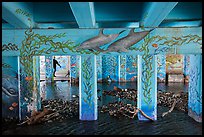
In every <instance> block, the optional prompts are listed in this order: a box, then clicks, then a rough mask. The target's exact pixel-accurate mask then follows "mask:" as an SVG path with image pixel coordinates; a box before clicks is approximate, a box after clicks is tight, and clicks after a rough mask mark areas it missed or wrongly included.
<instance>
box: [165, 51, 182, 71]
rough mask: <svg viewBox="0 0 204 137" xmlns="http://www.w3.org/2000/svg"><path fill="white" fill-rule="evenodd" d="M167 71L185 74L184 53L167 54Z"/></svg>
mask: <svg viewBox="0 0 204 137" xmlns="http://www.w3.org/2000/svg"><path fill="white" fill-rule="evenodd" d="M166 73H168V74H183V55H178V54H177V55H176V54H168V55H166Z"/></svg>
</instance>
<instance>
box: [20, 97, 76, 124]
mask: <svg viewBox="0 0 204 137" xmlns="http://www.w3.org/2000/svg"><path fill="white" fill-rule="evenodd" d="M42 108H43V109H42V110H41V111H33V112H32V114H31V117H27V120H25V121H24V122H22V123H20V124H18V125H22V124H28V125H32V124H37V123H46V122H52V121H63V120H64V119H67V118H72V117H75V116H78V115H79V101H78V100H73V101H63V100H62V99H53V100H45V101H42Z"/></svg>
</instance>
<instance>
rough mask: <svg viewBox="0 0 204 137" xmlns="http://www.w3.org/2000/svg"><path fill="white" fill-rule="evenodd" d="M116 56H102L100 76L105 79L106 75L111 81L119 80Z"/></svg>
mask: <svg viewBox="0 0 204 137" xmlns="http://www.w3.org/2000/svg"><path fill="white" fill-rule="evenodd" d="M118 58H119V56H117V55H115V56H112V55H110V56H107V55H104V56H102V78H103V79H106V78H107V77H108V76H110V78H111V79H112V82H114V81H119V76H118V74H119V72H118V68H119V66H118Z"/></svg>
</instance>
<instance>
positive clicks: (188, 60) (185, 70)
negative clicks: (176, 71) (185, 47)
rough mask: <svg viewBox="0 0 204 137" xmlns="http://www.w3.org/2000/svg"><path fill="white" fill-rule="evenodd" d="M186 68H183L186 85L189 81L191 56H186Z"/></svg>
mask: <svg viewBox="0 0 204 137" xmlns="http://www.w3.org/2000/svg"><path fill="white" fill-rule="evenodd" d="M183 62H184V67H183V73H184V78H185V79H184V83H186V82H188V81H189V65H190V56H189V55H184V61H183Z"/></svg>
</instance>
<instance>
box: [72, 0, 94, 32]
mask: <svg viewBox="0 0 204 137" xmlns="http://www.w3.org/2000/svg"><path fill="white" fill-rule="evenodd" d="M69 5H70V7H71V9H72V12H73V14H74V17H75V19H76V21H77V23H78V25H79V28H94V27H95V25H96V23H95V22H96V21H95V14H94V4H93V2H69Z"/></svg>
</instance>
